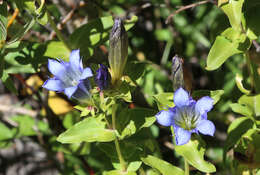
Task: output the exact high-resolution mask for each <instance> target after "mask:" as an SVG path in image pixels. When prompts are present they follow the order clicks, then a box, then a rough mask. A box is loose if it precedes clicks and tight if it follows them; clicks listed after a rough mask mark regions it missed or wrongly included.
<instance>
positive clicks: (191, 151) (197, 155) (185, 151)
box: [175, 140, 216, 173]
mask: <svg viewBox="0 0 260 175" xmlns="http://www.w3.org/2000/svg"><path fill="white" fill-rule="evenodd" d="M175 150H176V152H177V153H178V154H180V155H182V156H183V157H184V158H185V159H186V160H187V161H188V163H189V164H191V165H192V166H194V167H195V168H196V169H198V170H200V171H202V172H206V173H213V172H215V171H216V168H215V166H214V165H213V164H211V163H210V162H207V161H205V160H204V153H205V148H204V147H203V146H202V145H201V144H200V143H199V141H198V140H190V141H189V142H188V143H187V144H185V145H179V146H178V145H177V146H175Z"/></svg>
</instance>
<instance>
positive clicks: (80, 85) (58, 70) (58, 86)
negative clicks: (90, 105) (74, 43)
mask: <svg viewBox="0 0 260 175" xmlns="http://www.w3.org/2000/svg"><path fill="white" fill-rule="evenodd" d="M48 68H49V71H50V72H51V73H52V74H53V75H54V77H53V78H50V79H48V80H46V81H45V83H44V84H43V86H42V87H44V88H45V89H48V90H51V91H56V92H64V93H65V94H66V95H67V96H68V97H69V98H71V97H72V98H76V99H78V100H84V99H88V98H89V97H90V93H89V90H90V88H91V86H90V82H89V80H88V78H89V77H92V76H93V74H92V71H91V69H90V68H88V67H87V68H85V69H83V64H82V60H81V58H80V54H79V50H73V51H72V52H71V54H70V60H69V62H64V61H62V60H58V61H57V60H53V59H49V60H48Z"/></svg>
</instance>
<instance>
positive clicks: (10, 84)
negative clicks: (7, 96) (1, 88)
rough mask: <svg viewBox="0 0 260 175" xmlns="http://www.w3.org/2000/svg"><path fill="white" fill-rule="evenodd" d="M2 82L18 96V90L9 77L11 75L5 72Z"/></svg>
mask: <svg viewBox="0 0 260 175" xmlns="http://www.w3.org/2000/svg"><path fill="white" fill-rule="evenodd" d="M1 80H2V82H3V84H4V85H5V87H7V89H8V90H10V91H11V92H12V93H14V94H18V92H17V89H16V87H15V86H14V82H13V80H12V79H11V77H10V76H9V74H8V73H7V72H6V71H4V72H3V75H2V77H1Z"/></svg>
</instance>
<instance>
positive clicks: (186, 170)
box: [184, 158, 190, 175]
mask: <svg viewBox="0 0 260 175" xmlns="http://www.w3.org/2000/svg"><path fill="white" fill-rule="evenodd" d="M184 168H185V175H189V174H190V168H189V163H188V161H187V160H186V159H185V158H184Z"/></svg>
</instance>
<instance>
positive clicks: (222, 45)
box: [206, 36, 242, 70]
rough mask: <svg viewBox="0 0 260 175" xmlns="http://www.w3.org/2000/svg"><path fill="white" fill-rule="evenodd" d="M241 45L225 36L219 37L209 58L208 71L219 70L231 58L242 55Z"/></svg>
mask: <svg viewBox="0 0 260 175" xmlns="http://www.w3.org/2000/svg"><path fill="white" fill-rule="evenodd" d="M238 46H239V43H238V42H231V41H230V40H228V39H226V38H225V37H224V36H217V38H216V40H215V42H214V44H213V46H212V47H211V49H210V51H209V55H208V58H207V67H206V69H207V70H215V69H217V68H219V67H220V66H221V65H222V64H223V63H224V62H225V61H226V60H227V59H228V58H229V57H231V56H233V55H235V54H238V53H242V51H240V50H238V49H237V48H238Z"/></svg>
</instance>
